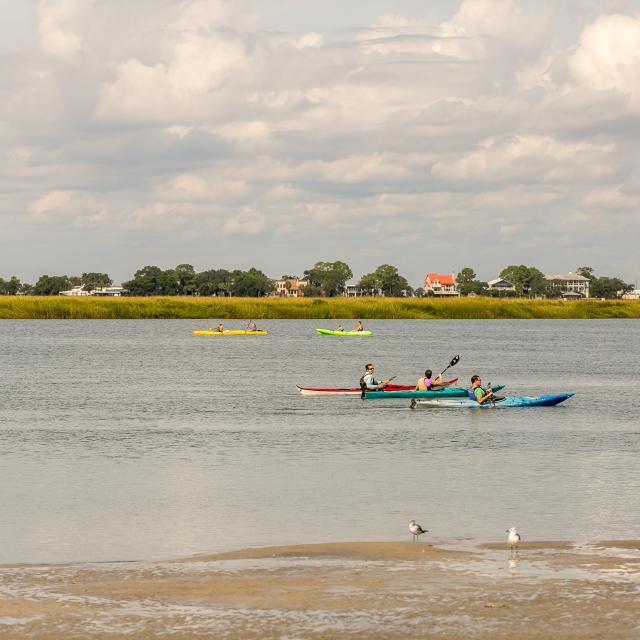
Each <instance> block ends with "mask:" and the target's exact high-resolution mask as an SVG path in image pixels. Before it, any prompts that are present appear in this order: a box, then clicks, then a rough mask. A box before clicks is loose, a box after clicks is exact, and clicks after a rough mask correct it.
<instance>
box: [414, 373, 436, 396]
mask: <svg viewBox="0 0 640 640" xmlns="http://www.w3.org/2000/svg"><path fill="white" fill-rule="evenodd" d="M441 386H442V374H441V373H439V374H438V375H437V376H436V377H435V379H434V378H433V371H431V369H427V370H426V371H425V372H424V378H418V382H417V383H416V391H431V390H435V389H434V387H435V388H440V387H441Z"/></svg>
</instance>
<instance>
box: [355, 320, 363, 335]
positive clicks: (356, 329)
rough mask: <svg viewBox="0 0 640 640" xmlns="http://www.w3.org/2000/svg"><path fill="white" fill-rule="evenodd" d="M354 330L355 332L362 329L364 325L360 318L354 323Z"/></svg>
mask: <svg viewBox="0 0 640 640" xmlns="http://www.w3.org/2000/svg"><path fill="white" fill-rule="evenodd" d="M354 331H357V332H360V331H364V325H363V324H362V322H361V321H360V320H358V324H357V325H356V328H355V329H354Z"/></svg>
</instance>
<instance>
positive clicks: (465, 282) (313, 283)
mask: <svg viewBox="0 0 640 640" xmlns="http://www.w3.org/2000/svg"><path fill="white" fill-rule="evenodd" d="M576 273H578V274H580V275H582V276H584V277H585V278H588V279H589V281H590V292H591V295H592V296H593V297H597V298H615V297H616V296H617V295H618V294H619V292H620V291H628V290H630V289H632V288H633V285H630V284H626V283H625V282H623V281H622V280H621V279H620V278H616V277H608V276H601V277H597V276H596V275H595V274H594V270H593V268H592V267H579V268H578V269H577V270H576ZM500 277H501V278H504V279H505V280H508V281H509V282H510V283H512V284H513V285H514V288H515V291H513V292H509V291H494V290H490V289H489V288H488V283H486V282H483V281H481V280H478V278H477V277H476V273H475V271H474V270H473V269H472V268H471V267H464V268H463V269H461V270H460V272H459V273H458V274H457V276H456V278H455V279H456V284H457V286H458V290H459V291H460V293H461V295H463V296H467V295H472V294H473V295H492V296H514V297H515V296H524V295H528V296H532V297H546V298H554V297H559V296H560V295H561V291H560V290H559V289H558V288H557V287H556V286H554V284H553V282H550V281H549V280H547V279H546V278H545V277H544V274H543V273H542V271H540V270H539V269H537V268H536V267H527V266H525V265H510V266H508V267H505V268H504V269H503V270H502V271H501V272H500ZM352 278H353V272H352V271H351V268H350V267H349V265H348V264H347V263H345V262H342V261H336V262H316V263H315V264H314V265H313V267H310V268H308V269H306V270H305V271H304V273H303V274H302V278H301V279H303V280H306V281H307V282H308V283H309V284H308V286H307V287H306V289H305V295H306V296H308V297H334V296H340V295H343V294H344V293H345V291H346V287H347V282H348V281H349V280H351V279H352ZM282 279H283V280H288V281H293V280H296V279H298V277H297V276H286V275H285V276H283V277H282ZM112 284H113V280H112V279H111V278H110V277H109V275H108V274H106V273H93V272H91V273H83V274H82V275H81V276H66V275H65V276H49V275H43V276H40V278H39V279H38V281H37V282H36V283H35V284H34V285H31V284H27V283H22V282H20V280H19V279H18V278H17V277H16V276H12V277H11V278H10V279H9V280H3V279H2V278H0V294H4V295H18V294H23V295H37V296H48V295H58V294H59V293H60V292H61V291H66V290H69V289H71V288H72V287H77V286H83V287H84V289H85V290H87V291H91V290H94V289H98V288H100V287H107V286H110V285H112ZM122 286H123V287H124V288H125V289H126V291H127V294H128V295H131V296H179V295H181V296H237V297H258V298H259V297H263V296H267V295H269V294H272V293H274V291H275V290H276V287H275V284H274V281H273V280H272V279H271V278H269V277H268V276H267V275H265V274H264V273H263V272H262V271H260V270H259V269H256V268H255V267H252V268H251V269H248V270H247V271H242V270H239V269H234V270H227V269H208V270H206V271H201V272H196V270H195V269H194V268H193V266H192V265H190V264H179V265H177V266H176V267H174V268H173V269H161V268H160V267H157V266H152V265H149V266H145V267H142V268H141V269H139V270H138V271H136V272H135V274H134V275H133V278H132V279H131V280H128V281H126V282H123V283H122ZM356 286H357V287H358V288H359V289H360V292H361V294H364V295H383V296H386V297H402V296H407V297H412V296H415V297H423V296H429V295H432V293H431V292H429V291H425V290H424V289H423V288H422V287H418V288H416V289H414V288H412V287H411V286H410V285H409V283H408V281H407V279H406V278H405V277H404V276H402V275H400V273H399V272H398V269H397V267H394V266H393V265H390V264H383V265H380V266H379V267H377V268H376V269H375V270H374V271H372V272H371V273H368V274H365V275H363V276H362V277H361V278H360V280H359V281H358V283H357V285H356Z"/></svg>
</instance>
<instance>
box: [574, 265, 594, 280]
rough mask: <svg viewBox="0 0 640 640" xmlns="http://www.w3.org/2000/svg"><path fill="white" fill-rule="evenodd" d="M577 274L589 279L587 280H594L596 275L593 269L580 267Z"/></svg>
mask: <svg viewBox="0 0 640 640" xmlns="http://www.w3.org/2000/svg"><path fill="white" fill-rule="evenodd" d="M576 273H577V274H579V275H581V276H582V277H583V278H587V280H593V279H594V278H595V275H594V274H593V267H578V268H577V269H576Z"/></svg>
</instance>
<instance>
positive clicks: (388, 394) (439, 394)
mask: <svg viewBox="0 0 640 640" xmlns="http://www.w3.org/2000/svg"><path fill="white" fill-rule="evenodd" d="M491 388H492V389H493V390H494V391H500V389H504V385H503V384H494V385H492V387H491ZM364 397H365V398H366V399H367V400H379V399H382V398H384V399H385V400H391V399H393V398H398V399H401V398H413V399H419V398H468V397H469V393H468V391H467V389H461V388H459V387H453V388H451V387H447V388H445V389H440V391H366V392H365V394H364ZM469 400H471V398H469Z"/></svg>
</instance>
